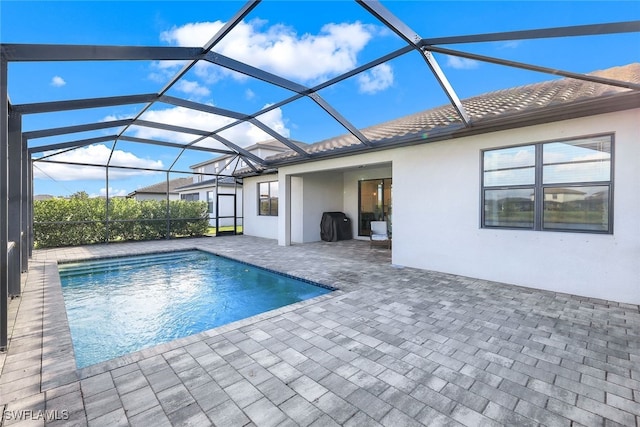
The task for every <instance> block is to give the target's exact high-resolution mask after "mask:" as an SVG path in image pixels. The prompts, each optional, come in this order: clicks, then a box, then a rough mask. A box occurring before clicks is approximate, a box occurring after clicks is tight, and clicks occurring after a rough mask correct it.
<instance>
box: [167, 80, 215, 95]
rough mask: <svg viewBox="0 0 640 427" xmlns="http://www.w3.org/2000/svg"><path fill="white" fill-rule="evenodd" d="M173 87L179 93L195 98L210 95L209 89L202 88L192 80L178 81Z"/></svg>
mask: <svg viewBox="0 0 640 427" xmlns="http://www.w3.org/2000/svg"><path fill="white" fill-rule="evenodd" d="M175 87H176V89H178V90H179V91H181V92H184V93H187V94H189V95H194V96H197V97H201V96H209V95H210V94H211V91H210V90H209V88H207V87H206V86H202V85H201V84H200V83H198V82H194V81H192V80H184V79H183V80H180V81H179V82H178V83H176V86H175Z"/></svg>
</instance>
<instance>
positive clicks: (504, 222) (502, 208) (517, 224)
mask: <svg viewBox="0 0 640 427" xmlns="http://www.w3.org/2000/svg"><path fill="white" fill-rule="evenodd" d="M533 192H534V189H533V188H519V189H510V190H509V189H508V190H485V192H484V224H485V226H487V227H510V228H533V202H534V197H533Z"/></svg>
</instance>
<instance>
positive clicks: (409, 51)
mask: <svg viewBox="0 0 640 427" xmlns="http://www.w3.org/2000/svg"><path fill="white" fill-rule="evenodd" d="M356 3H357V4H358V5H359V6H360V7H361V8H362V10H363V11H366V13H367V14H369V17H370V18H371V19H373V20H374V21H375V22H377V23H378V24H383V25H384V26H385V27H386V28H388V29H389V30H391V31H392V32H393V33H395V35H396V37H397V38H398V41H399V42H400V43H399V45H400V47H399V48H395V49H393V50H391V51H389V52H386V53H384V54H382V55H380V56H376V57H374V58H373V59H371V60H369V61H368V62H367V63H365V64H363V65H360V66H358V67H355V68H353V69H351V70H349V71H347V72H344V73H342V74H340V75H338V76H335V77H333V78H331V79H328V80H325V81H322V82H321V83H318V84H316V85H314V86H307V85H303V84H300V83H297V82H295V81H293V80H290V79H288V78H284V77H281V76H279V75H276V74H274V73H272V72H269V71H266V70H265V69H262V68H260V67H255V66H252V65H250V64H248V63H245V62H242V61H239V60H237V59H233V58H230V57H228V56H225V55H222V54H221V53H219V52H216V46H217V45H219V44H220V42H222V41H223V40H224V39H225V38H226V37H228V35H229V34H230V33H231V32H232V31H233V30H234V28H235V27H237V26H238V24H240V23H241V22H242V21H243V20H246V19H248V18H250V17H252V16H254V15H253V13H254V10H256V8H257V7H258V6H260V1H249V2H247V3H245V4H244V5H243V6H242V7H241V8H240V9H239V10H238V11H237V12H236V13H235V15H234V16H233V17H232V18H231V19H229V20H228V21H227V22H226V23H225V24H224V26H222V28H220V29H219V31H217V32H216V33H215V34H211V39H210V40H209V41H208V42H207V43H206V44H205V45H204V46H201V47H200V46H194V47H165V46H115V45H109V46H106V45H51V44H6V43H5V44H2V45H1V55H2V78H1V79H0V82H1V84H2V91H1V92H2V93H1V97H2V99H0V102H2V104H3V105H8V112H9V114H12V115H14V116H18V117H20V118H21V117H22V116H25V115H32V114H54V113H59V112H64V111H77V110H85V109H95V108H102V109H105V111H109V110H108V109H109V108H115V107H121V106H123V105H131V106H134V107H135V108H136V111H137V112H136V113H135V114H134V115H133V116H132V117H130V118H126V119H115V120H106V121H96V122H92V123H86V124H80V125H78V124H74V125H70V126H61V127H55V128H43V129H36V130H29V131H25V132H22V141H23V143H24V144H26V146H27V148H28V151H29V153H30V154H31V155H34V157H33V159H34V161H39V162H57V160H56V159H55V156H56V155H59V154H60V153H64V152H67V151H70V150H75V149H77V148H80V147H85V146H88V145H91V144H97V143H104V142H112V145H111V148H110V150H111V155H109V156H108V157H107V158H106V159H104V160H105V161H96V162H95V163H74V164H79V165H82V166H100V167H105V166H106V167H108V168H127V166H123V165H118V164H117V163H115V162H114V161H113V160H112V158H113V153H114V151H115V150H116V147H117V146H118V144H123V143H135V144H150V145H155V146H163V147H171V148H173V149H175V150H176V152H177V155H176V158H175V159H174V160H173V162H171V164H170V166H168V167H162V168H143V169H144V170H149V171H158V172H160V171H161V172H190V171H179V170H177V169H176V168H175V165H176V164H177V162H178V159H179V158H180V157H181V156H183V154H184V153H185V152H188V151H197V152H203V153H209V154H211V155H231V156H237V157H239V158H241V159H242V160H244V162H245V163H246V165H248V167H249V168H250V169H251V170H253V171H254V172H255V173H258V172H259V171H261V170H265V169H267V168H274V167H277V166H278V165H279V163H283V164H284V163H285V161H284V160H278V159H277V158H275V159H265V158H263V157H259V156H257V155H256V154H254V153H251V152H249V151H247V150H246V145H247V144H246V143H245V142H244V141H238V140H233V139H230V138H228V137H225V131H228V130H230V129H233V128H234V127H236V126H240V125H245V126H246V125H247V124H249V125H250V126H251V127H254V128H256V129H258V130H260V131H262V132H264V133H265V134H266V135H268V136H269V137H270V138H273V139H274V140H276V141H278V142H279V143H280V144H282V145H283V146H284V147H287V148H288V149H290V150H292V155H293V156H294V158H296V159H299V160H301V161H308V160H312V159H313V158H314V156H315V155H316V154H314V153H312V152H309V151H307V150H305V149H304V146H301V144H299V143H298V142H297V141H295V142H294V141H293V140H292V139H290V138H288V137H285V136H283V135H281V134H280V133H279V132H278V131H277V129H274V128H272V127H270V126H269V125H268V124H266V123H265V122H264V121H262V120H261V118H260V117H261V116H263V115H265V114H267V113H269V112H271V111H274V110H276V109H278V108H281V107H285V106H290V105H292V104H294V103H296V102H299V101H300V100H308V101H310V102H311V103H312V104H313V105H315V106H316V107H318V108H317V110H318V114H322V115H323V116H324V117H323V118H322V119H321V120H326V119H327V118H328V119H329V120H331V121H333V122H334V124H337V125H338V126H337V127H338V128H339V129H343V131H344V132H345V133H346V134H349V135H351V136H352V137H355V138H356V139H357V142H358V144H359V145H360V148H362V149H367V148H368V147H372V146H373V145H375V141H372V140H370V139H368V138H367V137H366V136H365V135H364V134H363V132H362V131H361V130H360V128H359V127H358V126H356V125H355V124H354V123H352V122H351V121H350V120H349V119H348V118H347V117H346V116H347V115H346V114H343V113H341V111H340V108H338V107H336V106H334V105H333V104H332V103H331V102H329V101H328V100H327V99H325V97H323V96H321V95H320V92H321V91H323V90H325V89H327V88H332V87H336V86H337V85H339V84H340V83H341V82H343V81H345V80H347V79H350V78H352V77H354V76H357V75H359V74H361V73H364V72H366V71H369V70H371V69H373V68H374V67H377V66H379V65H381V64H384V63H387V62H389V61H392V60H395V59H397V58H400V57H403V56H406V55H415V54H416V53H417V54H418V55H419V56H420V58H421V62H422V64H423V65H422V69H417V70H415V73H416V75H417V76H418V79H419V80H425V79H432V80H435V82H436V83H437V86H439V87H440V89H441V91H442V93H443V94H444V95H445V96H446V99H447V100H448V102H449V103H450V104H451V106H452V107H453V109H454V110H455V114H456V115H457V119H458V121H459V122H461V124H462V125H463V126H464V127H466V128H469V127H473V125H474V121H473V120H472V118H471V117H470V115H469V113H468V112H467V111H466V109H465V106H464V105H463V104H462V102H461V100H460V96H459V95H458V94H457V93H456V90H455V87H454V85H453V84H452V83H451V82H450V80H449V78H448V76H447V74H446V73H445V72H444V71H443V69H442V67H441V66H440V65H439V63H438V61H437V60H436V56H435V55H434V53H438V54H446V55H449V56H454V57H459V58H466V59H473V60H475V61H481V62H486V63H492V64H497V65H501V66H504V67H509V68H514V69H523V70H529V71H534V72H540V73H547V74H551V75H555V76H563V77H569V78H572V79H577V80H583V81H589V82H595V83H600V84H606V85H612V86H616V87H623V88H628V89H635V90H638V85H636V84H633V83H631V82H625V81H618V80H612V79H606V78H602V77H598V76H594V75H588V74H582V73H576V72H572V71H569V70H560V69H554V68H548V67H544V66H541V65H536V64H530V63H521V62H516V61H511V60H505V59H501V58H497V57H493V56H486V55H479V54H475V53H471V52H468V51H463V50H457V49H451V48H449V47H444V46H452V45H463V44H464V45H466V44H469V43H487V42H496V41H501V42H505V41H518V40H531V39H545V38H558V37H576V36H594V35H603V34H616V33H630V32H640V21H631V22H614V23H606V24H593V25H579V26H571V27H556V28H544V29H535V30H523V31H508V32H497V33H487V34H475V35H454V36H450V37H434V38H429V37H427V38H425V37H423V36H422V35H419V34H418V33H417V32H416V31H414V29H412V28H410V26H409V25H407V24H406V23H405V22H404V21H403V20H402V17H398V16H395V15H394V14H393V13H391V12H390V11H389V10H388V9H387V8H386V7H385V6H384V5H383V3H381V2H378V1H362V0H358V1H356ZM48 61H73V62H82V63H90V62H94V61H125V62H129V61H186V62H185V64H184V65H183V66H182V68H181V69H180V71H178V72H177V73H176V74H175V75H174V76H173V77H172V78H170V79H169V80H168V81H167V82H166V83H165V84H164V86H163V87H162V88H161V89H160V90H158V91H157V92H155V93H142V94H129V95H121V96H109V97H94V98H82V99H73V100H53V101H44V102H36V103H22V104H11V103H10V102H9V98H8V91H7V66H8V64H9V63H20V62H48ZM198 63H209V64H215V65H216V66H218V67H221V68H223V69H225V70H230V71H233V72H234V73H240V74H242V75H245V76H247V77H249V78H251V79H257V80H259V81H261V82H263V83H264V84H266V85H267V86H269V87H274V88H279V90H280V92H278V93H281V94H283V95H284V96H282V97H281V99H279V100H277V101H274V102H271V103H270V104H268V106H266V107H264V108H262V109H260V110H258V111H253V112H251V113H246V112H240V111H237V110H233V109H225V108H220V107H216V106H213V105H210V104H205V103H200V102H196V101H193V100H188V99H183V98H179V97H176V96H173V95H171V94H170V93H171V89H172V88H175V87H176V85H178V84H179V83H180V82H181V81H182V80H185V79H186V78H187V76H188V74H189V72H190V70H192V69H193V68H194V67H195V66H196V65H197V64H198ZM160 104H165V105H170V106H175V107H182V108H184V109H186V110H188V111H192V112H193V113H194V114H195V113H198V114H199V113H206V114H210V115H212V117H214V116H215V117H225V118H227V119H229V120H227V123H226V124H225V125H223V126H219V125H216V126H212V127H209V128H204V129H203V128H190V127H185V126H179V125H176V124H171V123H164V122H159V121H153V120H149V119H146V118H145V113H147V112H150V111H152V109H153V108H154V106H157V105H160ZM114 116H117V115H115V114H114ZM134 127H136V128H139V127H143V128H151V129H160V130H162V131H166V132H167V135H171V134H172V135H181V138H171V137H168V138H166V139H164V138H163V139H160V138H142V137H138V136H132V135H131V133H130V132H129V131H130V130H131V129H132V128H134ZM97 130H100V131H102V134H101V135H99V136H93V137H89V138H81V139H76V138H77V137H74V134H80V133H87V132H92V131H97ZM105 130H109V131H111V133H109V134H106V135H105V134H104V132H105ZM185 136H189V137H188V139H189V142H184V140H185ZM51 137H56V138H57V140H56V142H46V143H38V140H42V139H47V138H51ZM61 137H64V138H67V139H65V140H63V141H60V138H61ZM304 142H306V143H312V142H316V141H304ZM2 145H6V141H5V140H4V139H3V141H2ZM43 153H44V154H43ZM65 163H66V162H65ZM286 163H291V156H288V157H287V159H286ZM134 169H135V168H134Z"/></svg>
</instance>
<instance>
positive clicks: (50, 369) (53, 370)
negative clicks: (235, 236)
mask: <svg viewBox="0 0 640 427" xmlns="http://www.w3.org/2000/svg"><path fill="white" fill-rule="evenodd" d="M189 250H199V251H202V252H206V253H209V254H212V255H215V256H219V257H222V258H225V259H229V260H233V261H237V262H239V263H242V264H245V265H251V266H253V267H256V268H259V269H261V270H265V271H269V272H273V273H276V274H279V275H282V276H285V277H288V278H294V279H297V280H301V281H303V282H305V283H309V284H313V285H315V286H318V287H322V288H325V289H329V290H331V292H330V293H327V294H324V295H319V296H317V297H313V298H310V299H308V300H304V301H299V302H296V303H293V304H289V305H286V306H284V307H280V308H276V309H273V310H269V311H266V312H264V313H260V314H257V315H254V316H250V317H246V318H244V319H241V320H236V321H234V322H231V323H228V324H226V325H221V326H218V327H215V328H212V329H208V330H206V331H202V332H199V333H197V334H193V335H189V336H187V337H183V338H178V339H175V340H172V341H169V342H166V343H162V344H158V345H155V346H151V347H147V348H144V349H142V350H138V351H135V352H132V353H128V354H126V355H123V356H119V357H116V358H114V359H109V360H107V361H104V362H100V363H97V364H94V365H90V366H86V367H84V368H77V365H76V360H75V353H74V350H73V341H72V338H71V329H70V327H69V320H68V318H67V311H66V306H65V302H64V297H63V295H62V284H61V281H60V274H59V271H58V265H59V264H68V263H73V262H81V261H94V260H100V259H116V258H125V257H128V256H134V254H130V255H117V256H94V257H91V256H89V257H86V258H78V259H65V260H63V261H45V274H46V275H47V277H46V278H45V281H44V283H45V286H44V294H45V295H44V298H45V301H46V302H47V303H46V304H45V310H44V323H45V324H56V325H58V326H57V327H55V328H44V330H43V337H42V339H43V346H45V345H46V344H45V343H53V344H52V345H53V346H54V348H52V349H51V350H52V351H43V356H42V359H43V360H42V391H43V392H44V391H47V390H51V389H54V388H57V387H60V386H62V385H66V384H69V383H72V382H74V381H77V380H82V379H86V378H89V377H92V376H94V375H97V374H101V373H104V372H108V371H110V370H113V369H116V368H119V367H122V366H125V365H128V364H130V363H135V362H138V361H140V360H142V359H145V358H148V357H151V356H156V355H159V354H162V353H166V352H167V351H170V350H173V349H176V348H179V347H183V346H185V345H188V344H191V343H194V342H198V341H201V340H203V339H207V338H211V337H214V336H217V335H220V334H223V333H226V332H229V331H233V330H236V329H239V328H243V327H246V326H248V325H251V324H253V323H255V322H259V321H262V320H266V319H270V318H272V317H275V316H279V315H282V314H285V313H288V312H291V311H294V310H297V309H299V308H302V307H306V306H308V305H312V304H316V303H318V302H321V301H324V300H326V299H329V298H333V297H335V296H338V295H342V294H343V293H344V291H342V290H340V289H339V288H337V287H335V286H331V285H327V284H324V283H320V282H317V281H313V280H309V279H305V278H302V277H297V276H293V275H291V274H287V273H283V272H280V271H277V270H273V269H269V268H266V267H262V266H259V265H255V264H252V263H249V262H246V261H242V260H239V259H236V258H233V257H230V256H228V255H221V254H219V253H216V252H215V251H213V250H211V249H209V248H203V247H199V246H197V245H196V246H194V247H192V248H180V249H173V250H151V251H148V252H147V251H143V252H140V253H136V254H135V255H153V254H154V253H157V254H163V253H164V254H166V253H170V252H183V251H189ZM47 267H48V268H47ZM47 306H51V307H60V309H54V310H51V309H49V310H47ZM51 322H53V323H51ZM56 356H57V357H56Z"/></svg>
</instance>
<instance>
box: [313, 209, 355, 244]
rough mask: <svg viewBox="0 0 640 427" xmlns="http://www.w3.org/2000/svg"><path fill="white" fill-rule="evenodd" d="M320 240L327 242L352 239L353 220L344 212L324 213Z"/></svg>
mask: <svg viewBox="0 0 640 427" xmlns="http://www.w3.org/2000/svg"><path fill="white" fill-rule="evenodd" d="M320 238H321V239H322V240H324V241H325V242H336V241H338V240H349V239H352V238H353V235H352V232H351V220H350V219H349V218H347V216H346V215H345V214H344V213H342V212H324V213H323V214H322V220H321V221H320Z"/></svg>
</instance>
